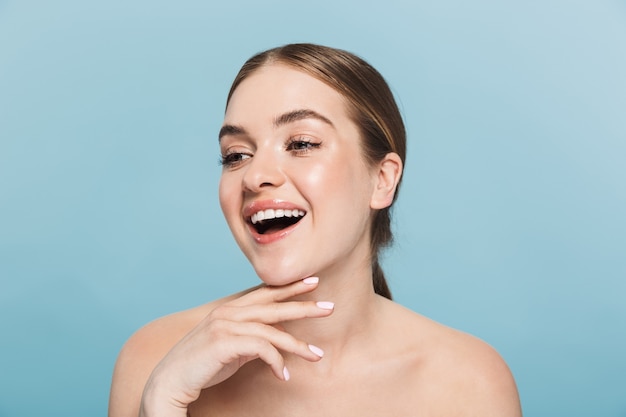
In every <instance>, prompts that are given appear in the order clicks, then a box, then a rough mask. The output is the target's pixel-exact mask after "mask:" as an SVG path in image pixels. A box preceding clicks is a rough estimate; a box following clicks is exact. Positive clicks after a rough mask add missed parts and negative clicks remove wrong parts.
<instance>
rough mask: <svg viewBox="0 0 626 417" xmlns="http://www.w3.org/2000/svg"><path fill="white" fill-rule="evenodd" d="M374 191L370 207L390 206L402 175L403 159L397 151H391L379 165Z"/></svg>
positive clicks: (378, 208)
mask: <svg viewBox="0 0 626 417" xmlns="http://www.w3.org/2000/svg"><path fill="white" fill-rule="evenodd" d="M377 170H378V172H377V175H376V178H375V181H376V182H375V184H374V192H373V193H372V198H371V200H370V207H371V208H372V209H375V210H380V209H384V208H385V207H389V206H390V205H391V203H392V202H393V197H394V195H395V194H396V189H397V187H398V183H399V182H400V178H401V177H402V160H401V159H400V156H399V155H398V154H397V153H395V152H390V153H388V154H387V155H385V157H384V158H383V159H382V161H380V162H379V163H378V165H377Z"/></svg>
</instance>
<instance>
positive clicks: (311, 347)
mask: <svg viewBox="0 0 626 417" xmlns="http://www.w3.org/2000/svg"><path fill="white" fill-rule="evenodd" d="M309 350H310V351H311V352H313V353H315V354H316V355H317V356H319V357H320V358H321V357H323V356H324V351H323V350H322V349H320V348H318V347H317V346H315V345H309Z"/></svg>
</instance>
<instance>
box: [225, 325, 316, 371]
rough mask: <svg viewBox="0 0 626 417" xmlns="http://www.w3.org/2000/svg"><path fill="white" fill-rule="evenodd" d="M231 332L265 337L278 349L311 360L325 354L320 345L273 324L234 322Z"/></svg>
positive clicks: (313, 360)
mask: <svg viewBox="0 0 626 417" xmlns="http://www.w3.org/2000/svg"><path fill="white" fill-rule="evenodd" d="M231 332H232V334H235V335H238V336H244V337H249V336H253V337H256V338H260V339H265V340H267V341H269V342H270V343H271V344H272V345H273V346H274V347H276V348H277V349H279V350H281V351H283V352H289V353H293V354H294V355H298V356H300V357H301V358H303V359H306V360H308V361H311V362H317V361H319V360H320V359H321V358H322V357H323V356H324V351H323V350H322V349H320V348H319V347H317V346H314V345H311V344H308V343H306V342H304V341H302V340H299V339H296V338H295V337H293V336H292V335H291V334H289V333H286V332H284V331H281V330H278V329H276V328H275V327H273V326H268V325H264V324H260V323H232V324H231Z"/></svg>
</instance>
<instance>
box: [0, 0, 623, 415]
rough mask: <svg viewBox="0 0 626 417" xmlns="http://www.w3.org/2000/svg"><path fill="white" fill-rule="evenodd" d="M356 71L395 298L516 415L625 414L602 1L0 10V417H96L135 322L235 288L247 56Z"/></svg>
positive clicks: (617, 24)
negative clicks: (377, 138)
mask: <svg viewBox="0 0 626 417" xmlns="http://www.w3.org/2000/svg"><path fill="white" fill-rule="evenodd" d="M296 41H311V42H317V43H322V44H328V45H331V46H335V47H340V48H345V49H348V50H350V51H353V52H356V53H358V54H359V55H361V56H363V57H365V58H366V59H367V60H369V61H370V62H371V63H372V64H373V65H374V66H376V67H377V68H378V69H379V70H380V71H381V72H382V73H383V74H384V75H385V77H386V78H387V79H388V81H389V83H390V85H391V86H392V88H393V90H394V92H395V93H396V94H397V98H398V101H399V103H400V106H401V109H402V112H403V114H404V116H405V118H406V122H407V128H408V133H409V157H408V161H407V166H406V172H405V175H406V176H405V179H404V181H405V182H404V185H403V189H402V193H401V195H400V199H399V201H398V205H397V207H396V211H395V226H396V231H397V241H396V245H395V246H394V248H393V249H391V250H390V251H388V253H387V256H386V259H385V265H386V270H387V274H388V275H389V276H390V283H391V286H392V289H393V291H394V293H395V296H396V299H397V300H398V301H399V302H401V303H402V304H405V305H407V306H409V307H410V308H412V309H414V310H416V311H418V312H420V313H423V314H425V315H427V316H429V317H432V318H434V319H436V320H438V321H441V322H443V323H445V324H448V325H451V326H453V327H457V328H459V329H462V330H465V331H467V332H470V333H473V334H475V335H477V336H479V337H481V338H483V339H485V340H487V341H488V342H489V343H491V344H492V345H493V346H494V347H495V348H496V349H498V350H499V351H500V353H501V354H502V355H503V356H504V358H505V359H506V360H507V362H508V363H509V365H510V367H511V369H512V371H513V373H514V374H515V376H516V378H517V382H518V385H519V390H520V394H521V397H522V403H523V407H524V411H525V415H526V416H553V417H554V416H568V417H574V416H581V417H582V416H592V415H593V416H617V417H624V416H626V358H625V355H626V303H625V301H624V299H625V298H626V280H625V277H626V260H625V258H626V257H625V248H626V219H625V211H626V191H625V186H624V182H625V180H626V163H625V161H626V117H625V116H624V113H625V112H626V3H625V2H624V1H608V0H606V1H566V0H554V1H551V0H546V1H526V2H509V1H496V0H475V1H469V2H468V1H464V0H437V1H428V2H427V1H414V2H410V1H398V0H389V1H384V2H380V1H378V2H374V1H368V0H360V1H356V0H355V1H344V2H338V1H327V0H321V1H316V2H301V3H300V2H288V1H278V0H266V1H263V2H253V1H232V2H220V3H211V2H208V1H200V0H186V1H179V2H164V1H147V0H138V1H121V0H110V1H107V2H93V1H92V2H88V1H79V0H59V1H54V2H46V1H19V2H18V1H6V0H5V1H0V350H1V354H0V416H11V417H13V416H98V415H99V416H103V415H105V414H106V408H107V397H108V390H109V384H110V376H111V372H112V367H113V364H114V361H115V358H116V356H117V353H118V351H119V349H120V347H121V346H122V344H123V342H124V341H125V340H126V339H127V338H128V337H129V336H130V335H131V334H132V332H133V331H134V330H136V329H137V328H138V327H140V326H141V325H143V324H144V323H146V322H148V321H150V320H152V319H154V318H156V317H158V316H161V315H164V314H167V313H170V312H173V311H177V310H181V309H185V308H189V307H192V306H195V305H198V304H201V303H204V302H206V301H209V300H211V299H214V298H217V297H220V296H223V295H226V294H228V293H231V292H234V291H236V290H239V289H242V288H244V287H247V286H250V285H253V284H255V283H256V282H257V279H256V278H255V276H254V273H253V271H252V269H251V268H250V266H249V265H248V264H247V262H246V261H245V258H244V257H243V256H242V255H241V254H240V253H239V251H238V249H237V247H236V245H235V244H234V241H233V240H232V238H231V236H230V233H229V232H228V229H227V227H226V225H225V222H224V220H223V219H222V215H221V212H220V209H219V206H218V202H217V182H218V179H219V175H220V168H219V167H218V164H217V159H218V147H217V138H216V137H217V131H218V129H219V126H220V123H221V119H222V115H223V109H224V100H225V97H226V93H227V90H228V88H229V85H230V82H231V81H232V78H233V77H234V75H235V73H236V71H237V70H238V68H239V67H240V65H241V64H242V63H243V61H244V60H245V59H247V58H248V57H249V56H251V55H252V54H253V53H255V52H257V51H260V50H263V49H266V48H269V47H273V46H277V45H280V44H284V43H288V42H296Z"/></svg>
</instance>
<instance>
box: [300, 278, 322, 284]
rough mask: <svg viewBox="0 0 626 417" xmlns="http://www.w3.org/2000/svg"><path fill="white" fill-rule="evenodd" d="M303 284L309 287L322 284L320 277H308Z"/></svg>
mask: <svg viewBox="0 0 626 417" xmlns="http://www.w3.org/2000/svg"><path fill="white" fill-rule="evenodd" d="M302 282H304V283H305V284H308V285H312V284H317V283H318V282H320V279H319V278H318V277H308V278H305V279H303V280H302Z"/></svg>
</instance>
